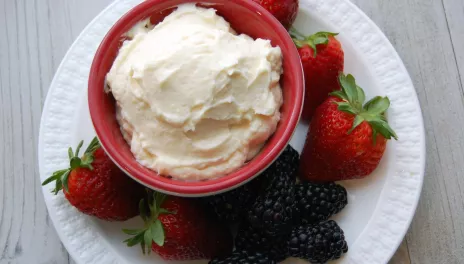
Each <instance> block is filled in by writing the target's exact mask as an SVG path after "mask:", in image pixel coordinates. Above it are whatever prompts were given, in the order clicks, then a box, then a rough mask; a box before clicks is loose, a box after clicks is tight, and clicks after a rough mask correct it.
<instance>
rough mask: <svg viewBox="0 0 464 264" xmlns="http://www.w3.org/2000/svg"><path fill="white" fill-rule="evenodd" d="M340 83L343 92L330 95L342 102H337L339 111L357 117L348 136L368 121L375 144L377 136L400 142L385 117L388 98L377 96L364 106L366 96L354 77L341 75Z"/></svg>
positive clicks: (388, 103)
mask: <svg viewBox="0 0 464 264" xmlns="http://www.w3.org/2000/svg"><path fill="white" fill-rule="evenodd" d="M339 82H340V85H341V87H342V89H341V91H335V92H332V93H330V95H331V96H335V97H337V98H339V99H341V100H342V101H341V102H336V103H337V105H338V110H339V111H342V112H345V113H349V114H352V115H354V116H355V118H354V120H353V125H352V127H351V128H350V129H349V130H348V131H347V133H348V134H350V133H351V132H353V130H355V129H356V128H357V127H358V126H359V125H360V124H362V122H364V121H366V122H368V123H369V125H370V126H371V128H372V133H373V135H372V136H373V142H374V144H375V143H376V137H377V134H381V135H382V136H383V137H384V138H386V139H392V138H394V139H396V140H398V136H397V135H396V133H395V131H393V129H392V128H391V127H390V125H389V124H388V122H387V118H386V117H385V115H384V113H385V111H387V109H388V108H389V107H390V100H389V99H388V97H381V96H376V97H374V98H372V99H371V100H369V101H368V102H367V103H366V104H364V101H365V100H366V95H365V93H364V91H363V89H362V88H361V87H359V86H358V85H357V84H356V80H355V78H354V77H353V75H351V74H348V75H346V76H345V75H344V74H343V73H341V74H340V76H339ZM363 104H364V106H363Z"/></svg>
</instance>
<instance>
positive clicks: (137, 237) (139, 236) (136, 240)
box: [124, 232, 145, 247]
mask: <svg viewBox="0 0 464 264" xmlns="http://www.w3.org/2000/svg"><path fill="white" fill-rule="evenodd" d="M144 234H145V232H141V233H140V234H137V235H135V236H134V237H131V238H128V239H126V240H124V243H126V244H127V246H128V247H133V246H135V245H137V244H139V243H141V242H142V241H143V238H144Z"/></svg>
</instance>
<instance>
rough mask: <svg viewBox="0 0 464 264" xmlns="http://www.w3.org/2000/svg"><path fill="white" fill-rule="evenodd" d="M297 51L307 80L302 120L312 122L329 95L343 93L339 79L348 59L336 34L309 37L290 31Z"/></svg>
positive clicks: (320, 33)
mask: <svg viewBox="0 0 464 264" xmlns="http://www.w3.org/2000/svg"><path fill="white" fill-rule="evenodd" d="M290 35H291V36H292V38H293V41H294V43H295V45H296V46H297V47H298V53H299V54H300V58H301V64H302V66H303V71H304V76H305V87H306V88H305V90H306V91H305V102H304V106H303V114H302V118H303V119H304V120H311V118H312V116H313V114H314V112H315V111H316V108H317V107H318V106H319V105H320V104H322V102H324V100H325V99H327V97H328V96H329V93H330V92H333V91H335V90H340V85H339V84H338V75H339V74H340V73H341V72H343V68H344V64H345V55H344V52H343V49H342V45H341V44H340V42H339V41H338V40H337V39H336V38H335V36H336V35H337V34H336V33H330V32H318V33H316V34H314V35H311V36H309V37H306V36H303V35H301V34H300V33H299V32H298V31H296V30H295V29H292V30H291V31H290Z"/></svg>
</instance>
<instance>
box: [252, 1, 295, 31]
mask: <svg viewBox="0 0 464 264" xmlns="http://www.w3.org/2000/svg"><path fill="white" fill-rule="evenodd" d="M253 1H255V2H256V3H258V4H260V5H261V6H263V7H264V8H265V9H266V10H267V11H269V12H270V13H271V14H272V15H273V16H274V17H275V18H277V20H279V22H280V23H281V24H282V25H283V26H284V27H285V28H286V29H289V28H290V27H291V25H292V24H293V22H295V19H296V15H297V14H298V7H299V1H298V0H253Z"/></svg>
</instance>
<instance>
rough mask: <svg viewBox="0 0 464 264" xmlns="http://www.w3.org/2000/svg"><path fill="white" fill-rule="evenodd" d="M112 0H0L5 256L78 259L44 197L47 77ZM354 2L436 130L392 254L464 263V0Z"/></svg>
mask: <svg viewBox="0 0 464 264" xmlns="http://www.w3.org/2000/svg"><path fill="white" fill-rule="evenodd" d="M110 2H111V0H66V1H63V0H3V1H0V35H1V36H2V38H0V105H1V108H0V120H1V122H0V142H2V144H1V147H0V173H1V175H0V207H1V208H0V264H4V263H5V264H6V263H27V264H29V263H39V264H42V263H44V264H45V263H47V264H48V263H57V264H62V263H65V264H66V263H74V262H73V261H72V260H71V259H70V257H69V255H68V254H67V252H66V250H65V249H64V247H63V246H62V245H61V243H60V241H59V239H58V237H57V234H56V232H55V229H54V228H53V225H52V223H51V221H50V220H49V218H48V215H47V211H46V208H45V204H44V202H43V197H42V193H41V189H40V182H39V180H38V179H39V177H38V168H37V165H36V164H37V162H36V160H37V157H36V155H37V149H36V148H37V135H38V129H39V125H40V115H41V110H42V105H43V103H44V100H45V96H46V94H47V90H48V86H49V85H50V82H51V80H52V78H53V74H54V72H55V70H56V69H57V67H58V65H59V63H60V61H61V59H62V58H63V56H64V54H65V53H66V51H67V49H68V48H69V46H70V45H71V43H72V41H73V40H74V39H75V38H76V37H77V35H78V34H79V33H80V31H81V30H82V29H83V28H84V27H85V26H86V25H87V23H88V22H89V21H90V20H91V19H93V18H94V17H95V15H96V14H98V13H99V12H100V11H101V10H102V9H103V8H104V7H105V6H106V5H107V4H109V3H110ZM353 2H355V4H357V5H358V6H359V7H360V8H361V9H362V10H364V11H365V12H366V13H367V14H368V15H369V16H370V17H371V18H372V19H373V20H374V21H375V22H376V23H377V24H378V25H379V27H380V28H381V29H382V30H383V31H384V32H385V34H386V35H387V37H388V38H389V39H390V40H391V41H392V43H393V45H394V46H395V48H396V49H397V50H398V52H399V54H400V56H401V57H402V59H403V60H404V62H405V64H406V67H407V69H408V70H409V72H410V74H411V77H412V79H413V81H414V85H415V87H416V90H417V93H418V96H419V99H420V101H421V105H422V109H423V114H424V121H425V126H426V132H427V153H428V157H427V168H426V179H425V184H424V191H423V195H422V199H421V202H420V205H419V208H418V210H417V214H416V217H415V219H414V221H413V224H412V226H411V228H410V231H409V233H408V235H407V239H406V240H405V241H404V242H403V244H402V245H401V246H400V248H399V249H398V252H397V254H396V255H395V256H394V257H393V259H392V260H391V261H390V263H391V264H409V263H413V264H441V263H446V264H455V263H456V264H457V263H462V259H464V248H463V246H462V245H464V231H463V229H464V210H463V208H464V202H463V201H464V200H463V197H462V196H463V188H464V177H462V175H464V163H463V162H462V161H463V160H464V146H463V145H464V141H463V139H464V129H463V128H464V105H463V102H464V100H463V83H462V81H463V78H464V77H463V76H464V27H463V25H464V2H463V1H462V0H389V1H372V0H354V1H353ZM461 187H463V188H461Z"/></svg>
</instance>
